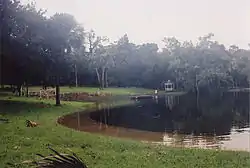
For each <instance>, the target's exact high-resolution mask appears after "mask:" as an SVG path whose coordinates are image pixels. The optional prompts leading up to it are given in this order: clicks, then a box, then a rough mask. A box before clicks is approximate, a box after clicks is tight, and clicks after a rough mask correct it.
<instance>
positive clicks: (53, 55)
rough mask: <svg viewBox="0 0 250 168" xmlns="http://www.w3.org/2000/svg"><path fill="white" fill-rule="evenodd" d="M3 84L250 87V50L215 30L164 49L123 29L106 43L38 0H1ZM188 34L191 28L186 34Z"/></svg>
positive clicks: (173, 40)
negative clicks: (223, 40) (31, 0)
mask: <svg viewBox="0 0 250 168" xmlns="http://www.w3.org/2000/svg"><path fill="white" fill-rule="evenodd" d="M0 2H1V3H0V6H1V8H0V9H1V20H0V21H1V23H0V25H1V34H0V39H1V56H0V59H1V62H0V64H1V68H0V69H1V71H0V75H1V76H0V79H1V80H0V83H1V84H2V85H3V84H11V85H21V84H23V83H24V82H25V83H28V84H30V85H40V84H41V82H42V83H47V84H49V85H51V84H53V85H59V84H60V85H76V86H78V85H96V86H100V88H105V87H108V86H138V87H149V88H162V83H163V82H164V81H166V80H169V79H170V80H172V81H174V83H175V86H176V89H178V90H192V89H194V90H196V91H198V90H199V89H204V88H205V90H209V89H216V88H233V87H247V86H248V85H249V79H250V76H249V74H250V50H249V49H248V50H246V49H240V48H239V47H237V46H236V45H232V46H230V47H229V48H226V47H225V46H224V45H223V44H220V43H219V42H217V41H214V40H212V37H213V36H214V35H213V34H212V33H210V34H208V35H205V36H203V37H200V38H199V39H198V42H197V43H196V44H194V43H192V42H191V41H184V42H180V41H179V40H178V39H176V38H175V37H165V38H163V42H164V44H165V47H164V48H163V50H162V51H159V49H158V46H157V44H154V43H147V44H141V45H136V44H133V43H131V42H130V41H129V38H128V36H127V35H124V36H123V37H121V38H120V39H118V41H115V42H113V43H110V42H108V39H107V38H106V37H100V36H97V35H96V34H95V32H94V31H93V30H91V31H90V32H86V31H84V29H83V27H82V26H81V25H79V24H78V23H77V22H76V20H75V19H74V17H73V16H71V15H69V14H65V13H62V14H55V15H54V16H52V17H49V18H48V17H46V16H45V14H46V11H42V10H37V9H36V8H35V5H34V4H29V5H22V4H21V3H20V2H19V1H17V0H1V1H0ZM187 33H188V32H187Z"/></svg>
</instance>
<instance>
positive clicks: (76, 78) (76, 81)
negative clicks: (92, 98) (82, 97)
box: [75, 64, 78, 87]
mask: <svg viewBox="0 0 250 168" xmlns="http://www.w3.org/2000/svg"><path fill="white" fill-rule="evenodd" d="M77 76H78V75H77V67H76V64H75V84H76V87H78V77H77Z"/></svg>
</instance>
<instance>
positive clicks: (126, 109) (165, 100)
mask: <svg viewBox="0 0 250 168" xmlns="http://www.w3.org/2000/svg"><path fill="white" fill-rule="evenodd" d="M122 101H123V103H121V102H122ZM122 101H121V102H119V98H116V99H115V102H114V101H108V102H102V103H100V102H99V103H98V102H97V103H96V108H94V109H92V110H89V111H87V112H86V111H85V112H78V113H73V114H70V115H67V116H64V117H61V118H59V120H58V122H59V123H60V124H62V125H64V126H67V127H69V128H72V129H76V130H80V131H85V132H91V133H98V134H102V135H107V136H114V137H120V138H129V139H134V140H139V141H143V142H150V143H156V144H164V145H167V146H173V147H191V148H192V147H197V148H205V149H223V150H241V151H250V126H249V93H224V94H220V93H216V94H205V95H200V96H199V97H197V96H196V95H195V94H185V95H182V96H171V95H165V96H160V97H158V98H155V99H146V100H137V101H136V100H135V101H132V100H129V99H128V98H127V99H126V100H125V101H124V99H122ZM124 102H125V103H124ZM124 104H129V105H124ZM117 105H118V106H117ZM119 105H121V106H119Z"/></svg>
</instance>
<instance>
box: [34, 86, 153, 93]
mask: <svg viewBox="0 0 250 168" xmlns="http://www.w3.org/2000/svg"><path fill="white" fill-rule="evenodd" d="M40 89H41V86H34V87H30V88H29V90H30V91H39V90H40ZM60 91H61V92H62V93H67V92H71V93H72V92H87V93H95V92H97V91H98V88H97V87H68V86H63V87H60ZM101 92H103V93H112V94H113V95H129V94H147V93H153V92H154V91H153V90H151V89H144V88H122V87H121V88H118V87H117V88H105V89H104V90H101Z"/></svg>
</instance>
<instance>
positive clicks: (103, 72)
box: [102, 67, 105, 89]
mask: <svg viewBox="0 0 250 168" xmlns="http://www.w3.org/2000/svg"><path fill="white" fill-rule="evenodd" d="M104 78H105V67H103V68H102V89H103V88H104V82H105V80H104Z"/></svg>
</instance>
